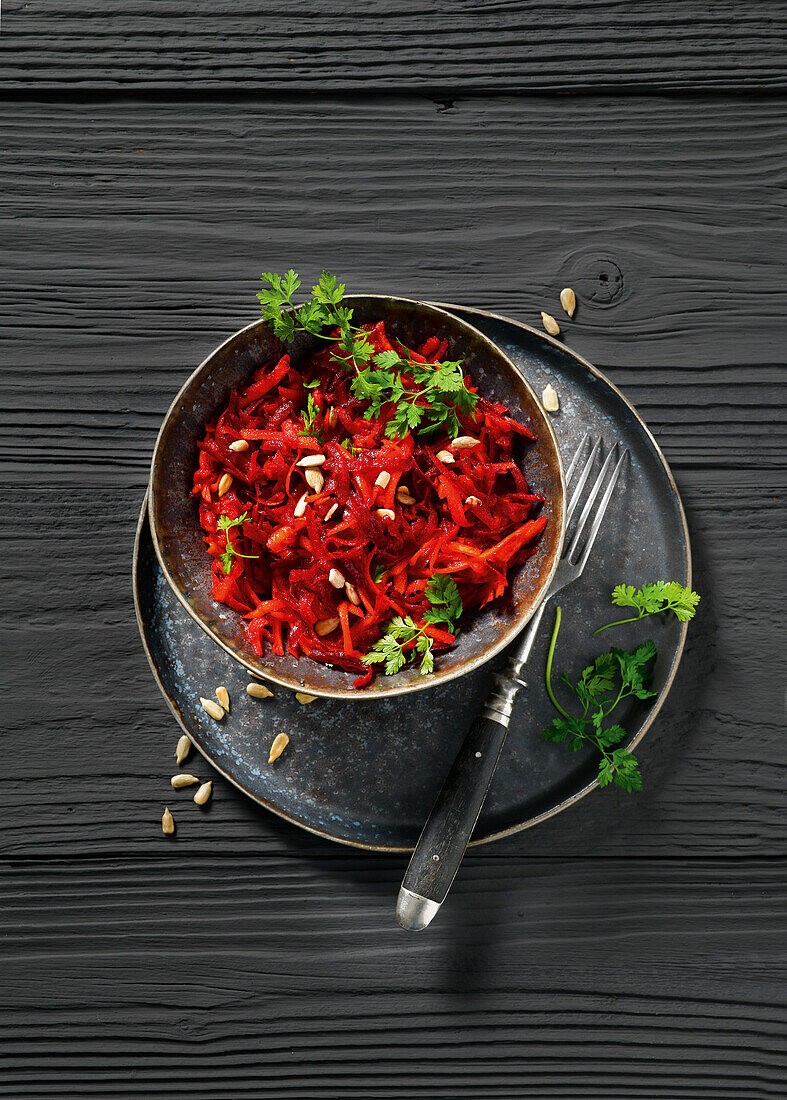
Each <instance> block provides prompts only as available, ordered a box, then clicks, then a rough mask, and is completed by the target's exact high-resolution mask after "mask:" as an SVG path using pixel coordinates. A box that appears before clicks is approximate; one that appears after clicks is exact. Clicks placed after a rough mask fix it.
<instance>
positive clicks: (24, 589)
mask: <svg viewBox="0 0 787 1100" xmlns="http://www.w3.org/2000/svg"><path fill="white" fill-rule="evenodd" d="M681 488H682V490H683V493H684V497H685V499H686V503H687V507H688V512H689V521H690V525H691V530H692V536H693V541H694V564H695V570H696V581H695V584H696V587H697V589H698V590H699V591H700V592H701V593H702V594H703V603H702V605H701V612H700V614H699V615H698V617H697V619H696V620H695V622H694V623H693V624H692V627H691V630H690V633H689V645H688V650H687V653H686V655H685V657H684V663H683V666H682V668H681V670H680V672H679V675H678V679H677V682H676V684H675V686H674V688H673V691H672V694H671V696H670V699H669V700H668V702H667V705H666V707H665V709H664V710H663V711H662V713H661V715H660V716H659V718H658V719H657V723H656V725H655V727H654V729H653V730H652V731H651V732H650V733H649V735H648V737H647V738H646V739H645V741H644V742H643V744H642V746H641V749H640V750H638V755H639V756H640V759H641V761H642V764H643V770H644V774H645V777H646V779H645V788H646V789H645V791H644V792H643V793H642V794H638V795H636V796H627V795H625V794H623V793H622V792H618V791H616V790H614V789H610V790H607V791H604V792H597V793H596V794H594V795H592V796H591V797H589V798H587V799H586V800H585V801H584V802H583V803H581V804H580V805H579V806H577V807H575V808H573V809H572V810H570V811H568V812H566V813H565V814H563V815H561V816H560V817H558V818H557V819H555V820H554V821H552V822H549V823H547V824H545V825H543V826H540V827H539V829H538V834H537V847H538V851H539V852H540V853H542V854H543V855H545V856H572V855H587V856H596V857H608V856H620V855H623V854H627V855H637V856H652V857H662V856H665V855H670V856H675V855H686V856H694V857H696V856H702V855H714V856H717V855H725V856H742V855H776V854H778V853H779V852H780V851H781V848H782V844H783V833H784V830H783V820H782V817H781V815H780V814H779V806H780V804H783V791H784V764H785V760H784V754H783V751H782V743H783V730H782V726H781V722H780V719H779V715H780V707H781V699H780V694H779V693H780V690H781V688H780V678H779V662H780V659H781V658H780V654H781V648H780V645H779V639H778V636H777V624H778V621H779V616H778V614H773V610H772V607H771V604H772V599H773V596H772V593H773V592H775V591H776V590H777V589H778V586H779V583H780V568H781V566H780V561H781V558H780V552H779V546H780V543H781V538H782V531H783V525H782V523H781V518H780V509H779V504H778V501H777V500H775V499H774V497H776V496H777V495H778V494H777V492H776V491H775V488H774V485H773V483H763V482H761V481H759V480H758V478H757V477H756V476H754V475H750V476H749V477H748V479H746V478H744V479H742V480H741V479H738V480H736V481H735V482H734V483H733V482H732V481H731V480H730V479H729V477H728V476H727V475H726V474H724V473H720V474H716V475H714V476H713V477H711V476H710V475H709V474H708V473H707V472H700V471H697V472H695V473H694V474H691V473H687V474H686V475H684V476H683V477H682V478H681ZM141 496H142V490H141V486H140V487H139V488H137V489H127V490H122V491H120V490H117V489H113V488H102V487H100V486H98V485H94V484H87V485H83V486H81V487H79V488H76V487H71V488H70V489H69V490H68V492H67V496H66V502H67V503H64V498H63V493H62V492H61V491H58V490H52V489H33V488H27V489H25V490H19V491H15V492H12V493H7V494H6V507H7V508H8V510H9V514H10V515H12V516H13V517H14V522H13V525H12V526H10V527H9V528H8V529H7V531H6V532H5V533H4V534H3V536H2V541H0V546H2V554H3V559H4V560H5V561H8V562H13V563H14V578H15V583H14V585H13V586H11V585H8V586H6V588H7V592H6V595H5V598H4V604H3V607H2V611H0V635H1V636H2V639H3V650H4V652H5V653H6V654H7V656H6V661H5V668H6V696H5V701H6V708H5V712H4V730H5V736H4V761H3V800H4V806H5V811H6V812H5V815H4V828H3V836H2V841H0V851H2V853H3V854H4V855H5V856H6V857H7V858H11V859H13V860H14V861H16V862H18V861H24V860H28V859H37V858H42V857H60V858H71V857H74V856H92V855H98V854H102V855H108V854H114V853H116V852H118V851H125V852H129V853H135V854H137V855H139V854H141V853H150V852H156V851H159V850H160V848H161V844H162V840H163V837H162V836H161V834H160V831H159V821H160V817H161V812H162V808H163V805H164V803H168V804H170V805H171V806H172V808H173V810H174V811H175V813H176V817H178V822H179V829H180V837H181V840H180V843H181V844H182V845H184V846H185V847H187V848H188V850H189V851H197V852H203V853H204V852H211V851H214V850H221V849H223V848H225V847H226V846H229V848H230V849H231V850H232V851H233V852H234V853H235V854H243V853H246V854H250V853H253V852H255V851H266V852H274V851H281V850H285V851H290V852H299V853H301V854H303V855H304V856H307V855H308V856H315V855H316V856H318V857H319V858H322V857H324V856H326V855H327V854H328V853H330V852H332V851H333V850H334V849H332V848H331V846H329V845H327V844H326V843H324V842H322V841H319V840H316V839H313V838H310V837H308V836H307V835H306V834H300V833H297V832H296V830H295V829H293V828H292V827H291V826H288V825H286V824H285V823H283V822H280V821H278V820H277V819H274V818H272V817H271V816H270V815H268V814H266V813H264V812H261V811H257V810H256V809H255V808H254V807H253V806H252V804H251V803H249V802H248V800H246V799H245V798H244V797H243V796H242V795H240V794H239V793H238V792H236V791H235V790H234V789H233V788H232V787H231V786H230V785H229V784H228V783H227V782H225V781H224V780H221V779H219V780H218V781H217V783H216V790H215V796H214V799H213V801H212V803H211V808H210V812H209V813H208V814H203V813H200V812H199V811H197V808H196V807H195V806H193V804H192V803H191V800H190V793H189V792H188V791H186V792H182V793H181V794H179V795H175V794H173V792H172V790H171V788H170V786H169V776H170V775H171V774H172V767H173V755H172V754H173V750H174V743H175V741H176V739H177V736H178V733H179V731H178V729H177V727H176V724H175V722H174V720H173V719H172V717H171V715H170V714H169V711H168V710H167V709H166V707H165V704H164V701H163V700H162V698H161V697H160V695H159V692H158V689H157V688H156V686H155V684H154V682H153V679H152V677H151V675H150V672H149V670H148V667H147V662H146V661H145V658H144V655H143V653H142V649H141V645H140V642H139V638H138V635H137V631H136V626H135V623H134V621H133V618H132V613H131V608H130V593H129V588H128V580H127V577H128V570H129V567H130V555H131V543H132V538H133V530H134V525H135V521H136V514H137V510H138V507H139V502H140V500H141ZM733 516H734V522H732V521H731V517H733ZM31 540H32V541H31ZM38 546H43V547H46V548H47V551H46V553H47V561H51V562H52V563H53V568H54V563H56V572H55V573H53V574H52V575H51V576H50V575H49V574H47V576H46V577H45V578H44V580H43V581H42V577H41V570H42V563H41V556H40V552H37V551H36V547H38ZM753 574H754V575H756V576H757V578H758V582H757V584H756V585H752V583H751V577H752V575H753ZM217 660H219V658H218V657H217ZM219 663H221V662H220V661H219ZM315 714H316V715H317V717H316V718H315V720H319V716H318V714H317V712H315ZM33 731H34V732H33ZM31 754H32V758H34V766H33V767H31ZM194 765H195V767H197V769H198V771H197V774H200V775H201V774H202V773H203V772H205V773H206V774H207V771H208V765H207V764H205V763H204V762H203V761H202V760H201V759H200V758H199V757H195V758H194ZM181 811H182V813H183V816H182V817H181V816H180V813H181ZM535 842H536V834H534V833H525V834H521V835H520V836H517V837H513V838H511V839H510V840H507V841H504V842H501V843H500V844H497V845H495V846H494V852H495V854H497V853H498V852H500V853H501V854H502V855H521V854H524V853H528V852H531V851H532V850H533V845H534V843H535ZM473 858H475V857H473Z"/></svg>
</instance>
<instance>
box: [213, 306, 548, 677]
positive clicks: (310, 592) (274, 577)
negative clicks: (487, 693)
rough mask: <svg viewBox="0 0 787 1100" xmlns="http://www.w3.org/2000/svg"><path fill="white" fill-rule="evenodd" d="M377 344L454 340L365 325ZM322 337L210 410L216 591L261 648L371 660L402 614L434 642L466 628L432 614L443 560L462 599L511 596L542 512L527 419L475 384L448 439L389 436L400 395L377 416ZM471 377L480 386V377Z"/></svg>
mask: <svg viewBox="0 0 787 1100" xmlns="http://www.w3.org/2000/svg"><path fill="white" fill-rule="evenodd" d="M363 329H364V330H365V331H366V332H368V339H369V341H370V342H371V344H372V345H373V346H374V349H375V351H376V352H384V351H397V352H399V353H400V354H403V355H406V357H407V358H408V359H410V360H411V361H414V362H416V363H436V362H439V361H440V360H441V359H442V357H443V356H444V355H445V352H446V350H447V342H446V341H444V340H443V341H440V340H438V339H437V337H434V336H433V337H430V338H429V339H428V340H427V341H426V343H425V344H423V345H422V347H420V348H418V349H417V351H412V350H410V349H405V348H404V347H403V345H401V344H399V342H398V341H395V342H394V343H393V344H392V343H391V341H390V340H389V339H388V337H387V335H386V332H385V327H384V324H383V322H382V321H380V322H378V323H377V324H375V325H365V326H363ZM337 348H338V345H336V344H334V345H330V344H329V345H327V346H326V347H325V348H324V349H321V350H320V351H318V352H316V353H315V354H313V355H312V356H311V357H310V358H308V359H307V360H306V361H305V362H303V363H302V364H301V365H300V366H299V367H298V368H295V367H293V366H292V364H291V363H290V358H289V356H288V355H285V356H283V357H282V358H281V359H280V360H279V361H278V362H277V363H271V364H267V365H266V366H265V367H263V368H261V369H260V370H259V371H257V373H256V374H255V375H254V377H253V379H252V380H251V381H250V382H249V384H248V385H247V386H245V388H243V389H241V390H238V391H233V393H232V394H231V395H230V399H229V402H228V403H227V406H226V408H225V409H224V411H223V412H222V413H221V415H220V416H219V417H218V419H217V420H216V421H215V423H211V424H208V425H207V427H206V431H205V437H204V439H203V440H202V441H201V443H200V444H199V449H200V457H199V466H198V468H197V470H196V472H195V474H194V488H193V493H194V495H196V496H198V497H199V521H200V525H201V527H202V529H203V530H204V532H205V539H204V541H205V544H206V546H207V549H208V553H209V554H210V555H211V556H212V558H213V564H212V574H213V596H214V599H216V600H217V601H219V602H220V603H224V604H226V605H228V606H229V607H231V608H233V609H234V610H236V611H238V612H239V613H240V614H241V615H242V616H243V617H244V619H245V620H246V636H247V638H248V641H249V643H250V645H251V646H252V647H253V649H254V650H255V652H256V653H257V654H258V655H260V656H262V655H263V654H264V652H265V650H266V647H267V648H269V650H270V651H271V652H272V653H275V654H278V655H284V652H285V647H286V649H287V650H288V651H289V653H290V654H292V655H294V656H297V657H299V656H301V655H302V654H304V655H306V656H307V657H310V658H311V659H312V660H314V661H320V662H322V663H324V664H330V665H335V666H337V667H339V668H343V669H347V670H350V671H354V672H360V673H362V674H363V675H361V676H360V677H359V678H358V679H357V680H356V681H355V683H356V686H358V687H362V686H365V685H366V684H368V683H369V682H370V680H371V678H372V674H373V669H372V667H371V665H370V664H369V663H367V662H365V661H364V655H365V654H367V653H368V652H369V650H370V649H371V648H372V646H373V645H374V644H375V643H376V642H378V641H379V639H380V638H381V635H382V634H383V633H384V632H385V629H386V625H387V624H388V623H390V622H391V620H392V619H393V618H394V617H395V616H402V617H409V618H410V619H411V620H412V621H413V622H414V623H415V624H416V625H417V626H418V627H420V628H421V630H422V632H423V633H424V634H425V635H427V637H428V639H430V640H431V646H432V649H433V650H434V652H435V653H439V652H440V651H441V650H445V649H447V648H448V647H449V646H451V645H452V643H453V642H454V638H455V634H454V633H452V632H450V631H449V630H446V629H442V628H441V627H440V626H436V625H434V624H430V623H429V622H428V621H425V618H424V616H425V615H426V614H427V612H428V611H429V609H430V607H431V606H432V603H431V602H430V600H429V598H428V597H427V594H426V588H427V585H428V584H430V582H431V580H432V578H433V577H435V576H436V575H438V576H440V575H442V576H443V577H447V576H448V577H451V578H452V579H453V581H455V583H456V585H457V587H458V590H459V594H460V595H461V601H462V605H463V608H464V613H465V614H466V613H467V611H468V610H469V609H471V608H476V607H483V606H484V605H485V604H487V603H489V601H490V600H493V599H495V598H497V597H499V596H501V595H502V593H503V592H504V590H505V588H506V586H507V583H508V580H507V574H508V572H509V570H510V569H511V567H512V566H514V565H516V564H518V563H520V562H522V561H524V560H525V559H526V558H528V557H529V556H530V555H531V554H532V553H533V552H534V542H535V540H536V539H537V538H538V536H539V535H540V534H541V532H542V531H543V529H544V527H545V526H546V522H547V521H546V518H545V517H538V518H531V515H532V512H533V510H534V509H537V508H538V505H539V504H540V502H541V501H542V500H543V498H542V497H541V496H539V495H538V494H535V493H531V492H530V491H529V489H528V485H527V482H526V480H525V477H524V475H523V474H522V472H521V470H520V469H519V467H518V466H517V464H516V462H515V461H514V458H513V441H514V437H515V436H517V435H519V436H523V437H525V438H526V439H533V438H534V437H533V435H532V433H531V432H530V431H529V430H528V429H527V428H526V427H525V426H524V425H523V424H519V423H518V422H517V421H516V420H514V419H512V417H511V416H509V415H508V412H507V410H506V409H505V408H504V406H502V405H498V404H493V403H491V402H489V401H487V400H486V399H485V398H483V397H480V396H479V397H478V399H477V402H476V404H475V408H474V409H473V410H471V411H469V412H468V413H466V414H462V413H460V415H459V425H460V431H461V433H462V434H460V435H459V436H458V437H456V438H454V439H453V440H452V439H450V438H449V436H448V435H446V434H445V432H442V434H440V435H438V436H436V437H435V436H434V435H423V434H419V433H418V432H416V433H415V434H413V432H412V431H409V432H407V434H405V435H404V436H403V437H402V438H387V437H386V426H387V425H388V422H389V420H390V419H391V416H392V415H393V406H387V407H383V409H382V410H381V411H380V413H379V415H378V416H377V417H375V418H374V419H369V418H367V417H366V416H365V415H364V413H365V411H368V410H367V402H366V401H364V400H363V399H360V398H358V397H356V396H353V393H352V390H351V383H352V381H353V375H352V372H351V371H348V370H347V363H346V362H344V363H343V362H342V361H341V358H340V356H339V355H337ZM465 386H466V387H467V389H468V390H469V391H470V392H471V393H473V394H474V393H476V390H475V389H474V387H473V386H472V383H471V381H470V379H469V377H467V376H465Z"/></svg>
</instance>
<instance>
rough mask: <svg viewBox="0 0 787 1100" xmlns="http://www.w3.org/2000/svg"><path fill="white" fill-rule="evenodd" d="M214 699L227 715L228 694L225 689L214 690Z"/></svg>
mask: <svg viewBox="0 0 787 1100" xmlns="http://www.w3.org/2000/svg"><path fill="white" fill-rule="evenodd" d="M216 698H217V699H218V701H219V702H220V703H221V705H222V706H223V707H224V709H225V710H226V711H227V713H228V714H229V709H230V693H229V692H228V691H227V689H226V688H225V687H219V688H216Z"/></svg>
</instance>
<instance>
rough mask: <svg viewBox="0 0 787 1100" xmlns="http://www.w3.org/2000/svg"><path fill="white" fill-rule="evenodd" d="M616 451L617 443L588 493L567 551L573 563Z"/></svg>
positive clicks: (569, 559)
mask: <svg viewBox="0 0 787 1100" xmlns="http://www.w3.org/2000/svg"><path fill="white" fill-rule="evenodd" d="M616 450H617V443H615V444H613V446H612V448H611V449H610V452H609V454H608V455H607V457H606V458H605V459H604V463H603V465H602V467H601V470H600V471H599V474H598V477H597V478H596V480H595V481H594V482H593V487H592V488H591V490H590V492H589V493H588V498H587V500H586V501H585V507H584V508H583V509H582V514H581V516H580V517H579V521H578V522H577V526H576V528H575V530H574V537H573V539H572V541H571V545H570V546H569V548H568V550H567V551H566V558H567V559H568V561H571V559H572V558H573V557H574V554H575V553H576V552H577V550H578V549H579V543H580V540H581V538H582V533H583V531H584V530H585V524H586V523H587V521H588V517H589V516H590V513H591V510H592V508H593V505H594V504H595V502H596V497H597V496H598V494H599V493H600V492H601V487H602V486H603V484H604V478H605V477H606V476H607V470H608V469H609V468H610V466H611V465H612V460H613V458H614V457H615V451H616Z"/></svg>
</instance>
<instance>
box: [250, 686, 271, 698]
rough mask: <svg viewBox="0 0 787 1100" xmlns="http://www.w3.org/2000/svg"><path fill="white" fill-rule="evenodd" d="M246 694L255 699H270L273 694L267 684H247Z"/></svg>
mask: <svg viewBox="0 0 787 1100" xmlns="http://www.w3.org/2000/svg"><path fill="white" fill-rule="evenodd" d="M246 694H247V695H251V697H252V698H253V699H270V698H271V696H272V695H273V692H272V691H271V690H270V688H267V687H265V684H246Z"/></svg>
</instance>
